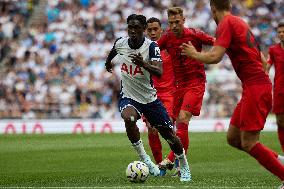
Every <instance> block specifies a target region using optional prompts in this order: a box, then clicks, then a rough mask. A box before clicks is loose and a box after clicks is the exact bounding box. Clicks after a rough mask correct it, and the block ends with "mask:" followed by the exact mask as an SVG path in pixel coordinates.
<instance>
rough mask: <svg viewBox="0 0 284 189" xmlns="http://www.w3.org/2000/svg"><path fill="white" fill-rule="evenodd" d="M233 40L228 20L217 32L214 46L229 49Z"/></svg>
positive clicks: (221, 24)
mask: <svg viewBox="0 0 284 189" xmlns="http://www.w3.org/2000/svg"><path fill="white" fill-rule="evenodd" d="M231 40H232V31H231V30H230V25H229V22H228V20H225V21H223V22H221V23H220V24H219V25H218V27H217V30H216V41H215V43H214V46H221V47H224V48H225V49H228V48H229V46H230V43H231Z"/></svg>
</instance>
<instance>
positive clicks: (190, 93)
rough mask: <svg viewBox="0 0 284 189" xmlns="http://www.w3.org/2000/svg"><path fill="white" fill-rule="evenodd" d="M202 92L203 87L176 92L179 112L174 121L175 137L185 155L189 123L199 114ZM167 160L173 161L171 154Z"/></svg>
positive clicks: (171, 153) (193, 87) (198, 86)
mask: <svg viewBox="0 0 284 189" xmlns="http://www.w3.org/2000/svg"><path fill="white" fill-rule="evenodd" d="M204 91H205V86H204V85H197V86H191V87H189V88H185V89H182V90H181V91H180V90H177V91H176V95H177V102H176V103H175V104H178V103H181V106H180V111H179V113H178V117H177V120H176V135H177V136H178V137H179V138H180V140H181V142H182V145H183V147H184V150H185V153H187V150H188V146H189V135H188V125H189V121H190V119H191V117H192V116H193V115H194V116H198V115H199V114H200V109H201V106H202V100H203V95H204ZM177 107H179V106H177ZM167 159H168V160H169V161H170V162H173V161H174V155H173V152H170V153H169V155H168V157H167Z"/></svg>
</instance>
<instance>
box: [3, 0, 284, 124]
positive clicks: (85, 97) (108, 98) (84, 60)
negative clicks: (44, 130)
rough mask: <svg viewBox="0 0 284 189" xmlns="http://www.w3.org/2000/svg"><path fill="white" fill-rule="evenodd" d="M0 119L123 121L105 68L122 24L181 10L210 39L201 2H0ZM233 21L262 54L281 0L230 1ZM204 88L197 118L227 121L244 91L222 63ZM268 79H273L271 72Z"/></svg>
mask: <svg viewBox="0 0 284 189" xmlns="http://www.w3.org/2000/svg"><path fill="white" fill-rule="evenodd" d="M0 4H1V7H0V15H1V17H0V44H1V50H0V52H1V54H0V60H1V63H0V66H1V69H0V70H1V74H0V118H1V119H4V118H6V119H11V118H12V119H34V118H36V119H49V118H52V119H55V118H60V119H61V118H102V119H116V118H120V114H119V112H118V108H117V94H118V92H119V86H120V84H119V71H118V70H117V71H116V72H115V74H112V75H110V74H109V73H107V72H106V71H105V70H104V61H105V59H106V55H107V53H108V51H109V50H110V49H111V47H112V44H113V42H114V40H115V39H116V38H118V37H120V36H124V35H126V34H127V33H126V24H125V23H126V17H127V16H128V15H129V14H131V13H141V14H144V15H145V16H146V17H148V18H149V17H150V16H155V17H157V18H160V19H161V20H162V23H163V27H164V28H166V27H167V19H166V13H165V9H166V8H167V7H168V6H170V5H176V6H181V7H183V8H184V10H185V17H186V24H185V25H186V26H188V27H197V28H201V29H202V30H204V31H206V32H208V33H210V34H212V35H214V31H215V27H216V25H215V23H214V21H213V20H212V18H211V15H210V9H209V8H210V7H209V6H208V1H206V0H199V1H196V0H176V1H172V2H171V1H170V0H163V1H162V0H116V1H112V0H50V1H45V0H38V1H36V0H18V1H7V0H6V1H5V0H1V1H0ZM232 5H233V9H232V11H233V14H235V15H239V16H241V17H242V18H243V19H244V20H246V21H247V22H248V23H249V25H250V26H251V29H252V31H253V33H254V34H255V36H256V38H257V40H258V41H259V43H260V44H261V48H262V50H263V52H264V53H265V54H267V48H268V46H269V45H271V44H273V43H275V40H276V38H275V36H276V32H275V30H274V27H275V26H276V24H277V21H279V20H280V19H281V18H283V17H284V2H283V1H282V0H275V1H272V0H263V1H262V0H242V1H238V0H232ZM206 73H207V87H206V93H205V97H204V103H203V107H202V113H201V116H200V117H199V118H198V119H200V118H201V119H207V118H226V117H229V116H230V115H231V114H232V111H233V109H234V105H235V104H236V102H237V100H238V99H239V97H240V92H241V86H240V85H239V80H238V79H237V77H236V75H235V73H234V71H233V70H232V66H231V65H230V62H229V60H228V58H227V57H225V58H224V59H223V60H222V63H221V64H218V65H217V66H215V65H214V66H207V67H206ZM272 74H273V72H272Z"/></svg>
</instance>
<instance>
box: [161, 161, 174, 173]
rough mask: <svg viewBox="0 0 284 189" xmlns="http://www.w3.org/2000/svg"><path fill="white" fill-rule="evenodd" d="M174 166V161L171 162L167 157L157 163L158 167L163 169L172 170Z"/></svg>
mask: <svg viewBox="0 0 284 189" xmlns="http://www.w3.org/2000/svg"><path fill="white" fill-rule="evenodd" d="M173 167H174V163H173V162H171V161H170V160H169V159H168V158H166V159H164V160H163V161H162V162H161V163H159V168H160V169H163V170H167V169H168V170H172V169H173Z"/></svg>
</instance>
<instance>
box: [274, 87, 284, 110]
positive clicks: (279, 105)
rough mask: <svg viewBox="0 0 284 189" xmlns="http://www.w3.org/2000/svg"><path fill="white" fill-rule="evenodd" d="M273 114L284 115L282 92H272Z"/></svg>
mask: <svg viewBox="0 0 284 189" xmlns="http://www.w3.org/2000/svg"><path fill="white" fill-rule="evenodd" d="M273 113H275V114H283V113H284V92H278V91H276V90H274V93H273Z"/></svg>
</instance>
